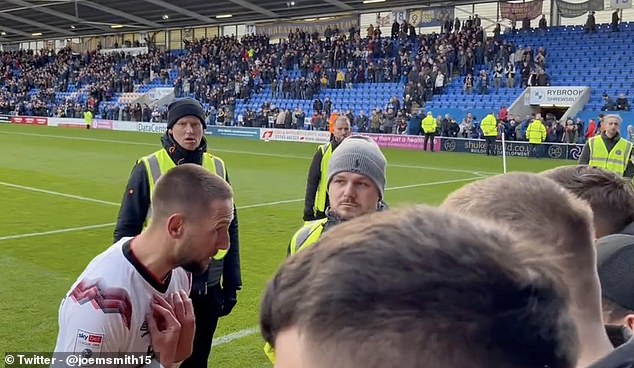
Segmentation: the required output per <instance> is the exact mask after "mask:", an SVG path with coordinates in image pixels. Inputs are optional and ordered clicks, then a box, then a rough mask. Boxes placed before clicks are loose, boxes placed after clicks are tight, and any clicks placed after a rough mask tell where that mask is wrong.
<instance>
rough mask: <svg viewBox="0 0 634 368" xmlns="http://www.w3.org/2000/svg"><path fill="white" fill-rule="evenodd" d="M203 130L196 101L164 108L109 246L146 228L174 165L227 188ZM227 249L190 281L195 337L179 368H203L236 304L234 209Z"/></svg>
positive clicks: (223, 170) (237, 255)
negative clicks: (198, 170) (157, 191)
mask: <svg viewBox="0 0 634 368" xmlns="http://www.w3.org/2000/svg"><path fill="white" fill-rule="evenodd" d="M205 127H206V123H205V113H204V110H203V107H202V106H201V104H200V103H199V102H198V101H196V100H194V99H191V98H184V99H179V100H176V101H175V102H173V103H172V104H171V105H169V107H168V110H167V131H166V132H165V134H164V135H163V136H162V137H161V148H160V149H159V150H158V151H156V152H154V153H151V154H149V155H147V156H145V157H142V158H140V159H138V160H137V162H136V164H135V166H134V168H133V169H132V173H131V175H130V178H129V179H128V184H127V186H126V188H125V193H124V195H123V200H122V202H121V208H120V209H119V216H118V218H117V225H116V227H115V231H114V240H115V242H116V241H118V240H120V239H121V238H123V237H132V236H136V235H138V234H140V233H141V230H142V229H143V228H145V227H147V226H148V220H149V218H150V210H151V206H150V202H151V198H152V193H153V191H154V188H155V184H156V182H157V181H158V179H159V178H160V177H161V176H162V175H163V174H165V173H166V172H167V171H169V170H171V169H173V168H175V167H176V166H177V165H181V164H186V163H191V164H196V165H201V166H202V167H204V168H205V169H207V170H209V171H211V172H212V173H214V174H216V175H218V176H220V177H222V178H224V179H225V181H227V182H229V176H228V175H227V169H226V167H225V164H224V161H223V160H222V159H220V158H219V157H218V156H216V155H213V154H211V153H210V152H207V140H206V139H205ZM229 245H230V246H229V250H228V251H222V252H218V254H217V255H216V256H214V258H213V260H212V262H211V264H210V265H209V267H208V268H207V270H206V271H205V272H203V273H202V274H199V275H194V277H193V281H192V289H191V290H192V291H191V295H190V297H191V300H192V304H193V306H194V315H195V316H196V333H195V335H194V347H193V351H192V354H191V356H190V357H189V358H188V359H186V360H185V361H184V362H183V363H182V365H181V368H191V367H196V368H200V367H203V368H204V367H207V362H208V360H209V354H210V352H211V343H212V339H213V335H214V331H215V330H216V326H217V324H218V318H219V317H222V316H226V315H228V314H229V313H231V310H232V309H233V307H234V306H235V305H236V303H237V291H238V290H240V288H241V287H242V280H241V272H240V251H239V239H238V216H237V213H236V209H235V206H234V209H233V220H232V222H231V225H230V226H229ZM149 282H150V283H151V281H149Z"/></svg>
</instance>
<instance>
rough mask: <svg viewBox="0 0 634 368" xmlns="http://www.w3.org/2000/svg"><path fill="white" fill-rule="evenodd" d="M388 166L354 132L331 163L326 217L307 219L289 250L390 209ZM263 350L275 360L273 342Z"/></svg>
mask: <svg viewBox="0 0 634 368" xmlns="http://www.w3.org/2000/svg"><path fill="white" fill-rule="evenodd" d="M386 169H387V160H386V159H385V156H384V155H383V153H382V152H381V149H380V148H379V146H378V145H377V144H376V143H375V142H374V141H373V140H372V139H371V138H368V137H364V136H360V135H353V136H350V137H348V138H346V139H344V140H343V142H341V144H340V145H339V147H338V148H337V149H336V150H335V151H333V153H332V157H331V158H330V162H329V163H328V181H327V184H328V198H329V204H328V207H327V208H326V217H325V218H322V219H319V220H314V221H309V222H306V223H304V226H302V228H300V229H299V230H298V231H297V232H295V234H294V235H293V237H292V238H291V241H290V243H289V245H288V251H287V254H288V255H289V256H290V255H294V254H295V253H297V252H299V251H301V250H303V249H306V248H308V247H310V246H311V245H313V244H314V243H316V242H317V240H319V238H320V237H321V235H322V234H323V233H324V232H326V231H328V230H329V229H331V228H332V227H333V226H336V225H337V224H340V223H341V222H343V221H348V220H352V219H354V218H357V217H360V216H363V215H366V214H369V213H373V212H376V211H383V210H385V209H387V205H386V204H385V202H384V201H383V193H384V192H385V182H386V176H385V172H386ZM264 353H265V354H266V355H267V357H268V358H269V359H270V360H271V362H272V363H275V352H274V351H273V349H272V348H271V346H270V345H268V344H266V345H265V347H264Z"/></svg>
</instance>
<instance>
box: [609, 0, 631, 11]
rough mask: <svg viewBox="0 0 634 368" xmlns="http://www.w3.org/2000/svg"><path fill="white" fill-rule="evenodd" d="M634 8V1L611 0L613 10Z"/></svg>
mask: <svg viewBox="0 0 634 368" xmlns="http://www.w3.org/2000/svg"><path fill="white" fill-rule="evenodd" d="M631 7H632V0H610V8H612V9H629V8H631Z"/></svg>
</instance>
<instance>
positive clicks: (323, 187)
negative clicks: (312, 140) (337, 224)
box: [314, 143, 332, 212]
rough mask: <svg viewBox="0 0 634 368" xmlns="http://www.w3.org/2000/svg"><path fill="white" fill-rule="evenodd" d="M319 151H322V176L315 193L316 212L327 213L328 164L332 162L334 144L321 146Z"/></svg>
mask: <svg viewBox="0 0 634 368" xmlns="http://www.w3.org/2000/svg"><path fill="white" fill-rule="evenodd" d="M319 150H320V151H321V174H320V176H319V185H318V186H317V193H315V208H314V212H317V211H319V212H324V211H326V197H327V193H328V162H330V157H332V144H331V143H327V144H323V145H321V146H319Z"/></svg>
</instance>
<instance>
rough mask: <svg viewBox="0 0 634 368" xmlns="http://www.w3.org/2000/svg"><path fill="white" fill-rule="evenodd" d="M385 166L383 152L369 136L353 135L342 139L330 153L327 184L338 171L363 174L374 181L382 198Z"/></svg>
mask: <svg viewBox="0 0 634 368" xmlns="http://www.w3.org/2000/svg"><path fill="white" fill-rule="evenodd" d="M386 167H387V161H386V160H385V156H383V152H381V149H380V148H379V146H378V145H377V144H376V143H375V142H374V141H373V140H372V139H371V138H367V137H364V136H360V135H353V136H350V137H348V138H346V139H344V140H343V142H341V144H340V145H339V146H338V147H337V149H335V150H334V152H333V153H332V156H331V157H330V162H329V163H328V185H330V181H331V180H332V178H333V176H335V175H337V174H338V173H340V172H351V173H355V174H361V175H365V176H367V177H368V178H369V179H370V180H372V182H374V184H375V185H376V187H377V189H378V190H379V197H380V198H379V199H382V198H383V192H384V191H385V170H386Z"/></svg>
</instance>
